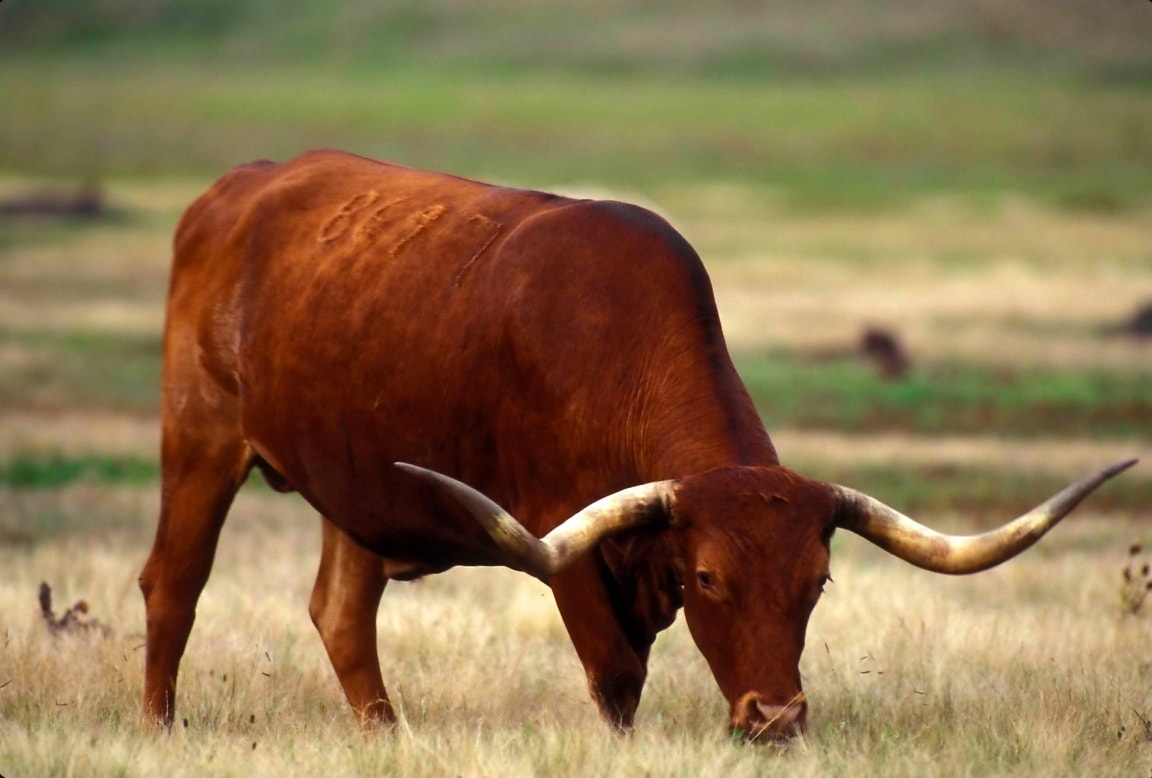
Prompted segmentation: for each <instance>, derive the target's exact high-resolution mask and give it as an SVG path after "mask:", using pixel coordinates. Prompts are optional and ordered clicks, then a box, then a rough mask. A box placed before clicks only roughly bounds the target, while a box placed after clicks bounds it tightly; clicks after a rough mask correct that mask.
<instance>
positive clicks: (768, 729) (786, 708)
mask: <svg viewBox="0 0 1152 778" xmlns="http://www.w3.org/2000/svg"><path fill="white" fill-rule="evenodd" d="M807 722H808V702H807V701H806V700H805V699H804V692H797V693H796V696H795V697H793V698H792V699H790V700H787V701H786V702H784V703H783V704H781V703H778V702H769V701H768V700H767V699H765V698H764V697H762V696H760V695H759V694H757V693H756V692H750V693H749V694H746V695H744V696H743V697H741V698H740V700H739V701H738V702H737V703H736V705H734V706H733V708H732V728H733V729H734V730H738V731H739V732H741V733H743V736H744V737H745V738H746V739H747V740H754V741H769V742H770V741H776V742H779V741H782V740H786V739H787V738H790V737H794V736H796V735H799V734H800V733H802V732H803V731H804V727H805V725H806V724H807Z"/></svg>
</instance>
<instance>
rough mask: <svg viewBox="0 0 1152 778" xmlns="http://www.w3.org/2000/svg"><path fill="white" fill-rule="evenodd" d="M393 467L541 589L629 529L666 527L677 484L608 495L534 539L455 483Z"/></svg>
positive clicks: (489, 503)
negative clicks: (432, 490) (443, 502)
mask: <svg viewBox="0 0 1152 778" xmlns="http://www.w3.org/2000/svg"><path fill="white" fill-rule="evenodd" d="M395 464H396V467H398V468H400V469H401V470H403V471H405V472H407V473H411V474H412V475H414V476H417V477H418V478H421V479H423V480H425V481H427V482H429V483H431V484H433V485H434V486H436V487H438V488H439V489H441V490H442V491H444V492H447V493H448V494H450V495H452V496H453V497H454V498H455V499H456V501H457V502H459V503H460V504H461V505H463V506H464V507H465V508H466V509H467V510H468V512H469V513H471V514H472V515H473V516H474V517H475V518H476V520H477V521H478V522H480V525H481V526H483V527H484V529H485V530H487V531H488V534H489V535H491V536H492V539H493V540H495V541H496V544H497V545H498V546H500V547H501V548H502V549H504V550H505V551H507V552H508V553H509V554H510V555H511V564H510V565H509V566H510V567H514V568H516V569H519V570H523V571H524V572H526V573H529V574H530V575H533V576H535V577H536V578H539V579H540V580H541V581H544V582H545V583H547V582H548V579H549V578H551V577H552V576H554V575H556V574H557V573H560V572H563V571H564V570H565V569H567V568H568V567H569V566H570V565H571V564H572V563H574V562H575V561H576V560H578V559H579V558H580V557H581V556H583V555H584V554H586V553H587V552H589V551H591V550H592V549H593V548H595V547H596V545H597V544H598V543H599V542H600V541H601V540H603V539H604V538H606V537H608V536H609V535H613V534H615V533H617V532H621V531H622V530H626V529H628V528H630V527H636V526H640V525H643V524H652V523H656V522H660V521H668V518H669V517H670V516H671V515H672V510H671V508H672V501H673V500H674V499H675V497H674V489H675V486H676V483H677V482H676V481H653V482H651V483H647V484H641V485H639V486H631V487H629V488H627V489H623V490H621V491H619V492H616V493H615V494H610V495H608V496H607V497H603V498H601V499H599V500H597V501H596V502H594V503H592V504H591V505H589V506H588V507H587V508H584V509H583V510H581V511H580V512H579V513H576V514H575V515H573V516H571V517H570V518H568V519H566V520H565V521H564V522H563V523H562V524H560V525H559V526H558V527H556V528H555V529H553V530H552V531H551V532H549V533H548V534H547V535H545V536H544V537H543V538H537V537H536V536H535V535H533V534H532V533H531V532H529V531H528V530H527V529H525V528H524V525H522V524H521V523H520V522H519V521H517V520H516V518H515V517H514V516H512V515H511V514H510V513H508V512H507V511H506V510H504V509H503V508H501V507H500V506H499V505H497V504H496V503H495V502H493V501H492V500H490V499H489V498H488V497H487V496H486V495H484V494H482V493H480V492H478V491H477V490H475V489H473V488H472V487H471V486H468V485H467V484H465V483H461V482H460V481H457V480H456V479H455V478H451V477H449V476H446V475H443V474H442V473H437V472H436V471H435V470H427V469H425V468H423V467H417V466H416V465H410V464H408V463H406V462H396V463H395Z"/></svg>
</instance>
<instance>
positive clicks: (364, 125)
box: [0, 59, 1152, 211]
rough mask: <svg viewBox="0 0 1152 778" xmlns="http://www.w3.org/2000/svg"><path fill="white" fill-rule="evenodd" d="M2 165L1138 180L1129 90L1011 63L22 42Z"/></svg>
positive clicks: (1076, 205) (555, 179)
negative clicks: (539, 56)
mask: <svg viewBox="0 0 1152 778" xmlns="http://www.w3.org/2000/svg"><path fill="white" fill-rule="evenodd" d="M0 104H3V105H5V106H6V107H7V108H9V110H8V112H7V113H6V115H5V121H4V122H2V123H0V171H9V172H11V173H14V174H18V175H25V176H48V177H56V178H61V179H69V178H70V179H72V180H76V179H85V180H100V179H101V178H104V177H109V176H185V175H194V176H202V177H206V178H207V177H216V176H219V175H221V174H222V173H224V172H225V171H226V170H228V169H229V168H231V167H233V166H234V165H237V164H240V163H243V162H248V161H251V160H254V159H261V158H270V159H278V160H284V159H288V158H291V157H293V156H295V155H297V154H299V153H300V152H302V151H304V150H306V149H309V148H315V147H336V148H345V149H347V150H350V151H354V152H357V153H361V154H366V155H369V156H373V157H379V158H383V159H389V160H394V161H397V162H401V163H403V164H407V165H411V166H414V167H422V168H429V169H433V170H444V171H448V172H452V173H457V174H462V175H467V176H471V177H476V178H481V179H487V180H494V181H499V182H505V183H511V184H517V185H529V186H536V187H544V188H547V187H552V186H557V185H564V184H586V183H588V182H596V183H598V184H607V185H615V186H626V187H630V188H636V187H641V188H657V187H659V186H667V185H674V184H690V183H693V182H702V181H731V182H737V183H741V184H745V185H751V186H755V187H758V188H761V189H768V190H770V191H772V192H774V193H778V194H779V195H780V196H781V197H780V199H781V202H782V203H783V204H791V205H796V206H800V207H805V208H815V209H828V208H850V209H858V208H869V207H877V206H884V207H892V206H896V205H900V204H903V203H907V202H909V201H911V200H913V199H914V198H916V197H918V196H921V195H925V194H929V195H931V194H941V193H955V194H960V195H965V196H968V197H971V198H975V199H982V198H987V197H989V196H997V195H1003V194H1005V193H1008V194H1015V193H1022V194H1025V195H1027V196H1029V197H1032V198H1035V199H1036V200H1038V201H1039V202H1042V203H1046V204H1049V205H1054V206H1057V207H1061V208H1070V209H1079V210H1093V211H1116V210H1123V209H1130V208H1135V207H1138V206H1140V205H1141V204H1144V203H1147V202H1148V201H1150V200H1152V133H1148V132H1145V131H1144V128H1145V127H1148V126H1152V101H1149V100H1148V99H1147V91H1146V90H1141V89H1133V88H1128V87H1113V86H1100V85H1094V84H1089V83H1085V82H1082V81H1077V80H1075V79H1067V78H1063V77H1059V76H1053V77H1050V78H1048V77H1046V78H1043V79H1037V78H1035V77H1034V76H1033V75H1031V74H1028V73H1023V74H1021V73H1011V72H1010V73H1006V74H992V75H989V74H976V75H973V76H970V77H965V76H959V75H955V74H948V73H945V74H937V75H935V76H931V77H929V76H927V75H924V74H919V73H910V74H903V75H899V76H892V77H887V78H885V79H865V78H855V79H843V80H833V81H819V82H808V81H803V80H800V81H790V80H777V79H773V80H767V81H746V80H709V79H706V78H701V77H682V78H676V79H668V78H664V77H660V76H655V75H648V74H634V75H629V76H625V77H607V76H604V75H600V74H596V73H588V72H578V73H556V72H547V71H543V72H541V71H528V70H525V71H523V72H520V71H516V72H510V73H491V72H486V71H471V70H465V71H456V70H452V69H450V68H444V67H432V66H430V67H428V68H424V69H416V68H413V67H404V66H399V67H395V68H389V69H386V70H382V71H364V70H357V69H346V68H340V67H334V66H332V65H327V66H324V67H316V68H312V69H303V68H300V67H298V66H297V67H289V66H284V67H273V66H270V65H265V64H255V65H251V66H246V67H243V68H239V67H238V68H236V69H235V70H230V69H229V67H228V66H226V65H219V66H217V69H215V70H211V69H209V70H205V67H204V65H203V63H201V62H198V63H197V64H196V65H195V66H194V67H193V66H191V65H187V64H182V63H179V62H175V63H173V62H162V63H159V64H156V63H149V64H148V66H147V67H146V68H142V67H141V66H140V64H139V63H131V62H68V61H66V60H65V61H39V60H30V59H24V60H19V61H17V62H14V63H6V64H5V65H4V66H3V67H0Z"/></svg>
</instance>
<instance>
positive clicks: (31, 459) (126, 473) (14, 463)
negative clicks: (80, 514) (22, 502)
mask: <svg viewBox="0 0 1152 778" xmlns="http://www.w3.org/2000/svg"><path fill="white" fill-rule="evenodd" d="M159 472H160V471H159V467H158V466H157V464H156V462H154V461H150V460H147V459H142V458H140V457H134V456H108V455H101V454H88V455H82V456H77V455H66V454H62V453H60V452H58V451H56V452H49V453H46V454H34V453H27V452H24V453H20V454H17V455H16V456H14V457H12V458H11V459H9V460H8V461H6V462H0V487H8V488H12V489H49V488H55V487H59V486H65V485H67V484H71V483H73V482H75V481H87V482H91V483H97V484H104V485H115V484H143V483H152V482H153V481H155V480H156V478H157V477H158V476H159Z"/></svg>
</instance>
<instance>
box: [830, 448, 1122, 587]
mask: <svg viewBox="0 0 1152 778" xmlns="http://www.w3.org/2000/svg"><path fill="white" fill-rule="evenodd" d="M1136 462H1137V460H1135V459H1128V460H1125V461H1123V462H1117V463H1116V464H1114V465H1112V466H1111V467H1106V468H1104V469H1103V470H1101V471H1099V472H1098V473H1093V474H1092V475H1088V476H1085V477H1084V478H1081V479H1080V480H1079V481H1077V482H1076V483H1074V484H1072V485H1071V486H1069V487H1067V488H1065V489H1064V490H1063V491H1062V492H1060V493H1059V494H1057V495H1055V496H1054V497H1051V498H1049V499H1048V500H1047V501H1046V502H1044V503H1043V504H1041V505H1038V506H1037V507H1035V508H1033V509H1032V510H1030V511H1028V512H1027V513H1025V514H1024V515H1023V516H1020V517H1019V518H1017V519H1013V520H1012V521H1010V522H1009V523H1007V524H1005V525H1004V526H1002V527H1000V528H998V529H994V530H990V531H988V532H985V533H983V534H980V535H967V536H956V535H942V534H940V533H939V532H936V531H935V530H931V529H929V528H927V527H925V526H923V525H922V524H919V523H917V522H916V521H913V520H912V519H910V518H908V517H907V516H905V515H904V514H902V513H900V512H899V511H896V510H894V509H892V508H890V507H888V506H887V505H885V504H884V503H882V502H880V501H879V500H877V499H875V498H874V497H869V496H868V495H866V494H864V493H863V492H858V491H856V490H854V489H849V488H847V487H845V486H837V485H835V484H830V486H831V487H832V490H833V492H834V493H835V494H836V496H837V498H838V500H839V503H840V504H839V507H838V510H837V519H836V524H837V526H839V527H843V528H844V529H846V530H849V531H851V532H855V533H856V534H858V535H861V536H862V537H864V538H866V539H868V540H870V541H872V542H873V543H875V544H876V545H878V546H880V548H882V549H884V550H885V551H887V552H888V553H890V554H892V555H894V556H897V557H899V558H900V559H903V560H904V561H906V562H910V563H911V564H914V565H916V566H917V567H922V568H924V569H925V570H931V571H932V572H934V573H948V574H950V575H965V574H968V573H978V572H980V571H981V570H987V569H988V568H990V567H995V566H996V565H998V564H1000V563H1001V562H1005V561H1007V560H1009V559H1011V558H1012V557H1014V556H1016V555H1017V554H1019V553H1020V552H1021V551H1023V550H1025V549H1026V548H1028V547H1029V546H1031V545H1032V544H1033V543H1035V542H1036V541H1037V540H1039V539H1040V538H1041V537H1042V536H1043V535H1044V533H1045V532H1047V531H1048V530H1050V529H1052V527H1054V526H1056V524H1057V522H1059V521H1060V520H1061V519H1062V518H1064V517H1065V516H1066V515H1068V513H1069V512H1070V511H1071V510H1072V509H1073V508H1075V507H1076V506H1077V505H1079V504H1080V501H1081V500H1083V499H1084V498H1085V497H1087V496H1088V495H1089V494H1091V493H1092V492H1093V491H1094V490H1095V489H1096V487H1098V486H1100V485H1101V484H1103V483H1104V482H1105V481H1107V480H1108V479H1110V478H1112V477H1113V476H1116V475H1118V474H1120V473H1122V472H1124V471H1125V470H1127V469H1128V468H1130V467H1132V465H1134V464H1136Z"/></svg>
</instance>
